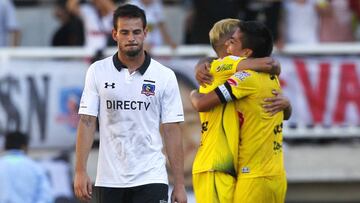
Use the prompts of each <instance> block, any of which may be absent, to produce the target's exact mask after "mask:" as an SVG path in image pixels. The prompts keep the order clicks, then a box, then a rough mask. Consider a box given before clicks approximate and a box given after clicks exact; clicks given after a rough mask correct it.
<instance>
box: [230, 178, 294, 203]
mask: <svg viewBox="0 0 360 203" xmlns="http://www.w3.org/2000/svg"><path fill="white" fill-rule="evenodd" d="M286 189H287V183H286V176H285V175H283V176H270V177H258V178H240V179H238V180H237V183H236V188H235V194H234V202H242V203H284V202H285V196H286Z"/></svg>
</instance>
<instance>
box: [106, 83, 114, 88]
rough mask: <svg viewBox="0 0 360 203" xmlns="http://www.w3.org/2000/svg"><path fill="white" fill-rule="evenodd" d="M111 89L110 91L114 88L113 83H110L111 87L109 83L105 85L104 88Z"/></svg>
mask: <svg viewBox="0 0 360 203" xmlns="http://www.w3.org/2000/svg"><path fill="white" fill-rule="evenodd" d="M108 87H111V88H112V89H114V88H115V83H111V85H110V84H109V83H107V82H106V83H105V88H108Z"/></svg>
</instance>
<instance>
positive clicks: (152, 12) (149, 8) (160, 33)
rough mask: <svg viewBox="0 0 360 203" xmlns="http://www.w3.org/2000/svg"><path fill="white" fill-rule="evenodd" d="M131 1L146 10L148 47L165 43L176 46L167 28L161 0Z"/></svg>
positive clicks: (146, 40)
mask: <svg viewBox="0 0 360 203" xmlns="http://www.w3.org/2000/svg"><path fill="white" fill-rule="evenodd" d="M129 3H130V4H134V5H136V6H138V7H140V8H141V9H143V10H144V11H145V14H146V19H147V23H148V24H147V26H148V33H147V36H146V39H145V43H146V44H145V48H146V49H148V50H149V49H151V47H153V46H158V45H163V44H164V43H166V44H167V45H169V46H171V47H172V48H173V49H175V48H176V46H177V45H176V43H175V42H174V41H173V40H172V39H171V37H170V35H169V33H168V32H167V30H166V27H165V22H164V21H165V17H164V13H163V12H164V11H163V5H162V2H161V1H160V0H130V1H129Z"/></svg>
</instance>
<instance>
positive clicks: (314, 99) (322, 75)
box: [295, 60, 330, 123]
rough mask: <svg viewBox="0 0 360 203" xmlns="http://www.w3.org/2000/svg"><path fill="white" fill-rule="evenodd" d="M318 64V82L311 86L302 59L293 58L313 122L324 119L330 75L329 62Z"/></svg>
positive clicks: (319, 121)
mask: <svg viewBox="0 0 360 203" xmlns="http://www.w3.org/2000/svg"><path fill="white" fill-rule="evenodd" d="M319 66H320V67H319V68H320V71H319V74H318V80H317V81H318V83H317V84H315V85H314V87H312V85H311V84H312V83H311V81H310V77H309V73H308V71H307V70H306V66H305V63H304V61H303V60H295V67H296V71H297V72H298V74H299V78H300V81H301V83H302V85H303V87H304V91H305V95H306V100H307V102H308V106H309V109H310V112H311V114H312V118H313V122H314V123H321V122H322V121H323V119H324V113H325V107H326V105H325V103H326V99H327V93H328V82H329V75H330V64H329V63H321V64H319Z"/></svg>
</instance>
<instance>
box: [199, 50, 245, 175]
mask: <svg viewBox="0 0 360 203" xmlns="http://www.w3.org/2000/svg"><path fill="white" fill-rule="evenodd" d="M243 59H244V58H240V57H236V56H227V57H225V58H223V59H217V60H214V61H213V62H212V63H211V68H210V73H211V74H212V75H213V77H214V81H213V83H212V84H211V85H209V86H207V87H205V88H204V87H200V89H199V92H200V93H208V92H210V91H212V90H214V89H215V88H216V87H217V86H219V85H221V84H223V83H224V82H225V81H226V80H227V79H228V78H229V77H230V76H231V75H233V74H234V73H235V72H236V68H237V65H238V63H239V62H240V61H241V60H243ZM200 121H201V126H202V131H201V134H202V135H201V141H200V146H199V149H198V152H197V154H196V157H195V160H194V163H193V174H195V173H201V172H205V171H221V172H225V173H229V174H231V175H233V176H234V177H236V173H237V162H238V144H239V121H238V117H237V114H236V111H235V105H234V103H232V102H231V103H227V104H222V105H218V106H216V107H215V108H213V109H212V110H210V111H208V112H200Z"/></svg>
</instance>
